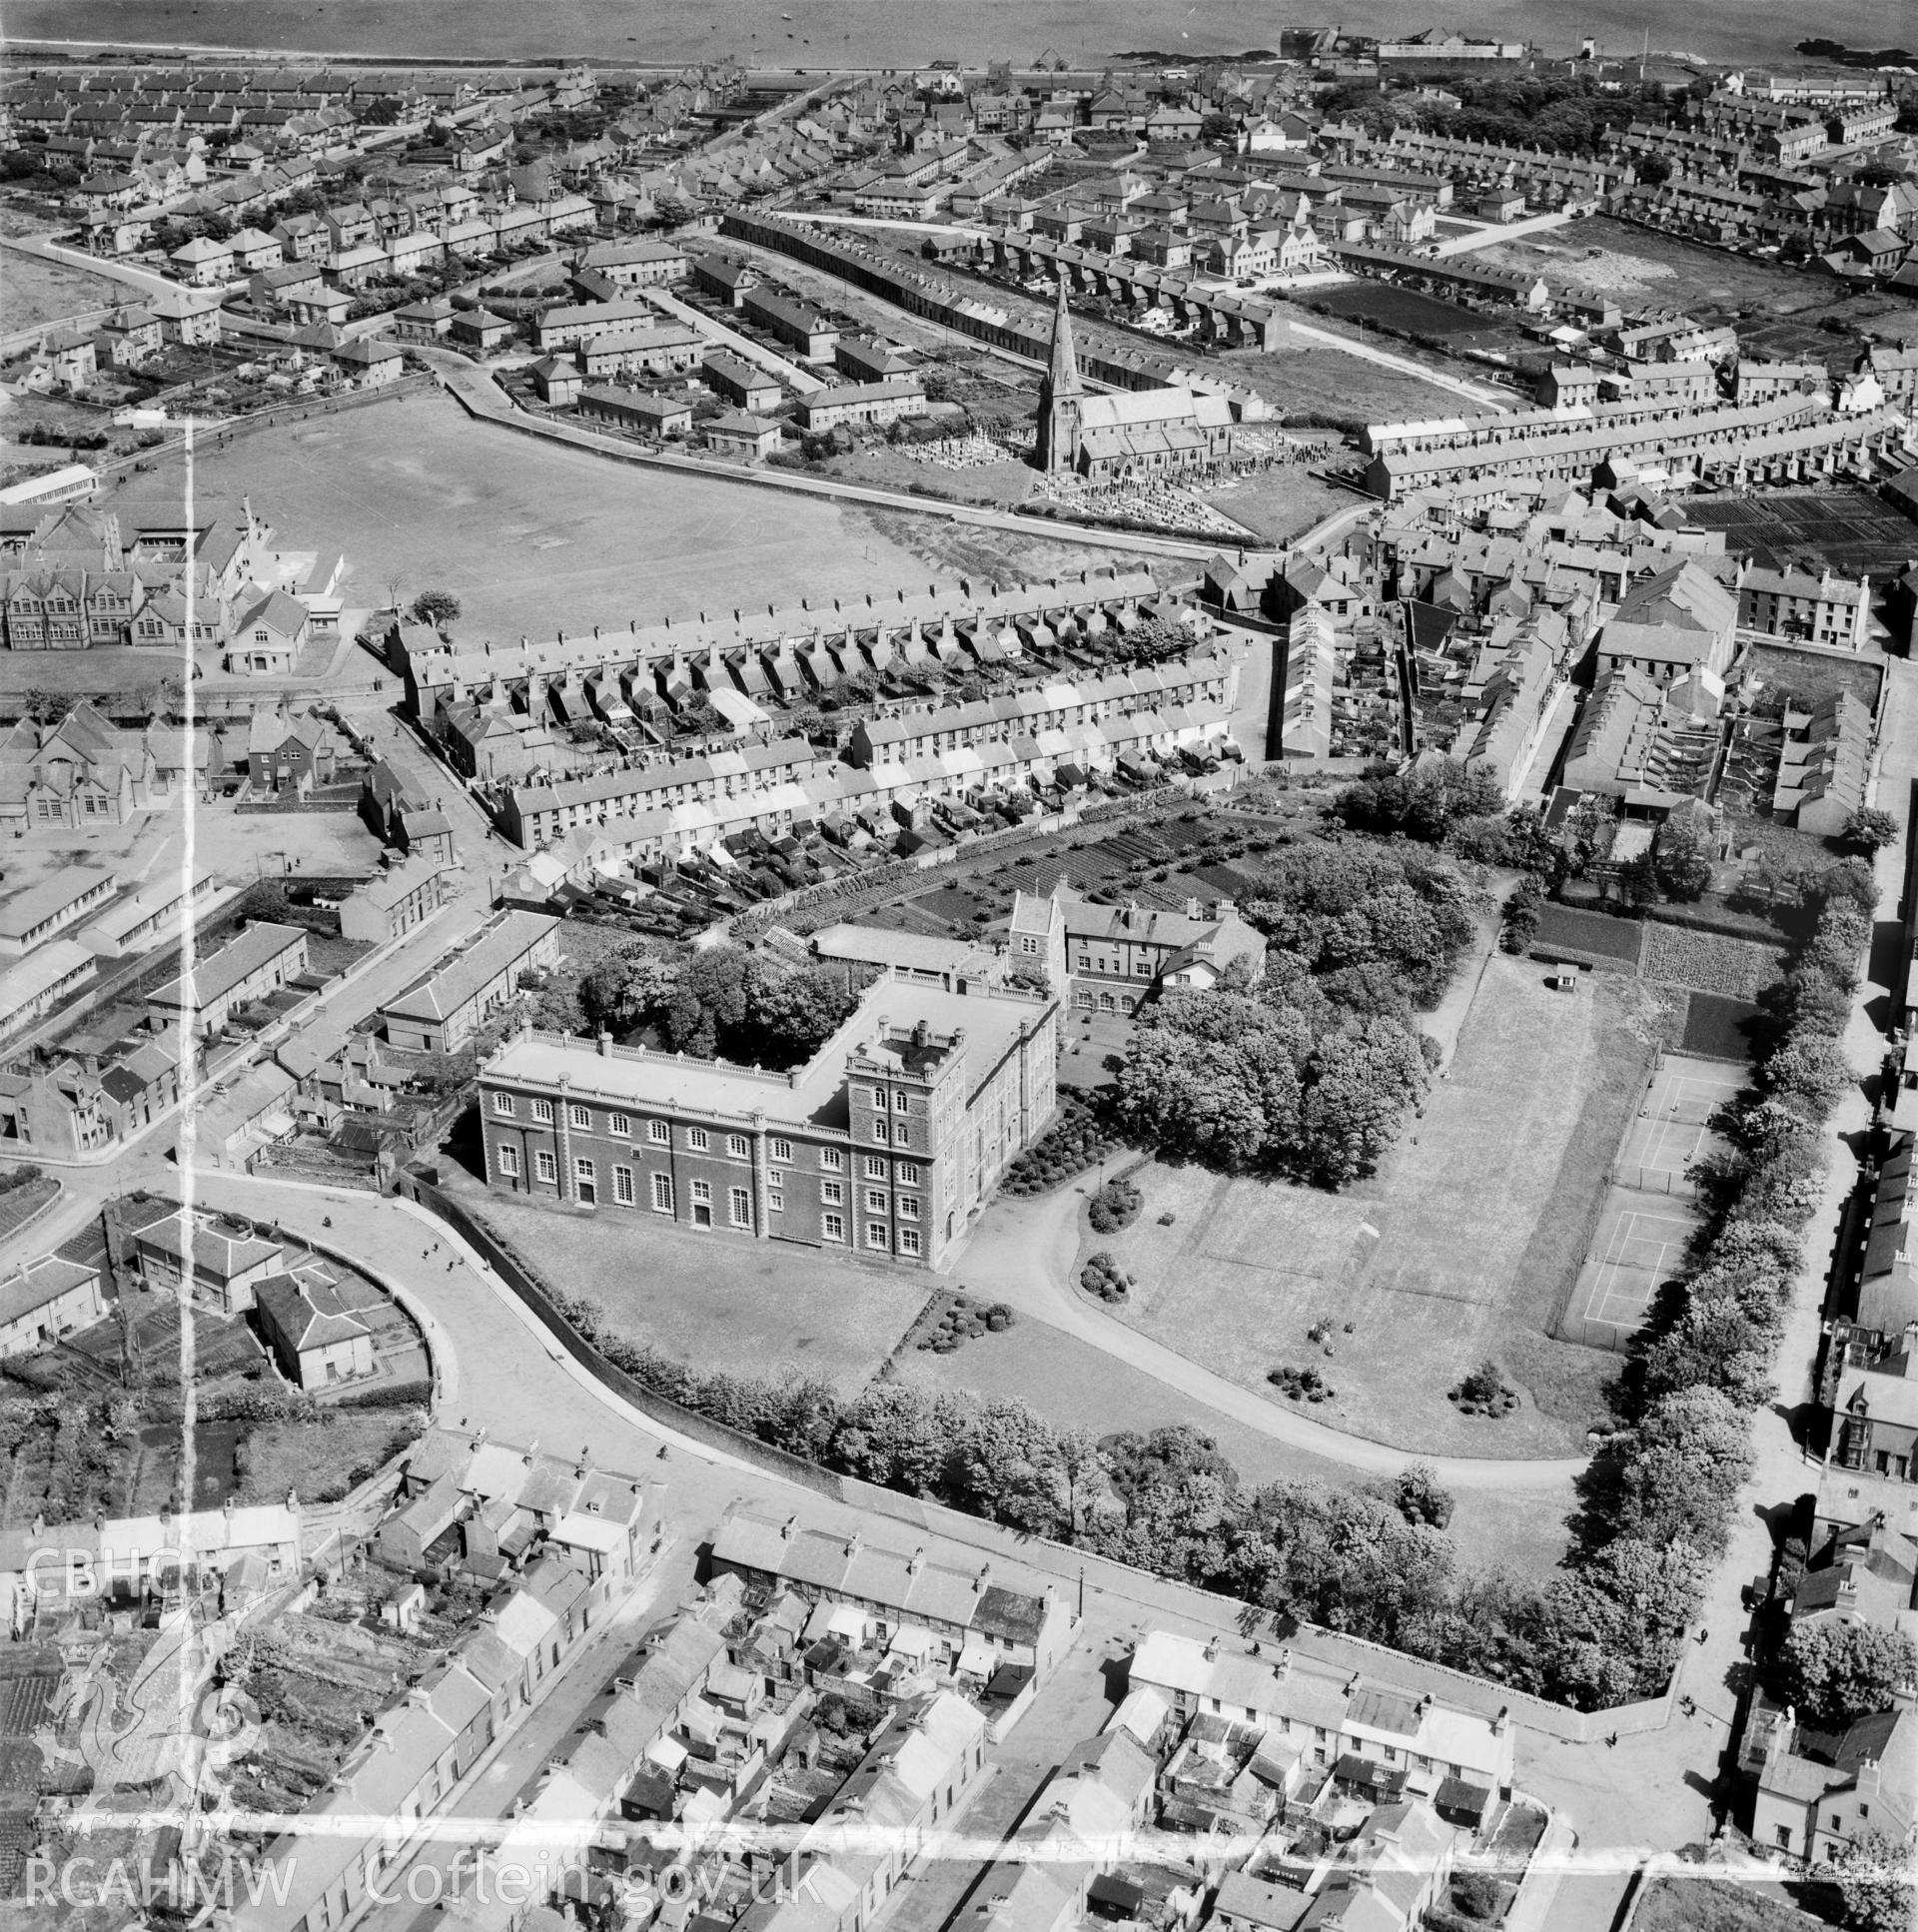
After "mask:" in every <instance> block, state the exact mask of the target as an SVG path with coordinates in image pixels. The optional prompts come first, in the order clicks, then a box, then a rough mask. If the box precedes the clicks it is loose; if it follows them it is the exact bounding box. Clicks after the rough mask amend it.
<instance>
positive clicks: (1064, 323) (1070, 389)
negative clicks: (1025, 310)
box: [1047, 262, 1079, 396]
mask: <svg viewBox="0 0 1918 1932" xmlns="http://www.w3.org/2000/svg"><path fill="white" fill-rule="evenodd" d="M1047 375H1048V377H1049V379H1050V381H1051V384H1052V391H1053V394H1054V395H1055V396H1077V395H1078V394H1079V357H1078V355H1077V353H1076V352H1075V351H1074V349H1073V346H1072V315H1071V312H1070V311H1069V310H1068V309H1067V308H1066V268H1065V264H1064V263H1063V262H1062V263H1060V265H1059V306H1058V308H1057V309H1055V310H1054V311H1053V316H1052V366H1051V368H1050V369H1049V370H1048V371H1047Z"/></svg>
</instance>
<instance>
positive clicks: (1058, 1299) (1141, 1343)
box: [195, 1172, 1585, 1506]
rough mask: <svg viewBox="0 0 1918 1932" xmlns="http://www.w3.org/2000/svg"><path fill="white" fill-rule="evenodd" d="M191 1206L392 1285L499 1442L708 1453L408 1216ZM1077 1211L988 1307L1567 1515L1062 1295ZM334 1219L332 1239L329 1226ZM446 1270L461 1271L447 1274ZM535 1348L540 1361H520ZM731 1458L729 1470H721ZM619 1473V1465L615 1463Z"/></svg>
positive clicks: (228, 1202)
mask: <svg viewBox="0 0 1918 1932" xmlns="http://www.w3.org/2000/svg"><path fill="white" fill-rule="evenodd" d="M195 1186H196V1188H197V1189H198V1190H199V1192H200V1197H201V1198H202V1199H203V1200H204V1201H206V1202H208V1203H210V1204H211V1205H213V1206H216V1207H226V1208H234V1209H239V1210H242V1211H247V1212H252V1213H255V1214H259V1213H262V1212H266V1213H270V1214H271V1215H273V1216H274V1217H275V1218H276V1219H278V1220H279V1221H280V1222H281V1224H282V1225H283V1226H285V1227H286V1228H288V1229H290V1230H291V1231H293V1232H294V1233H297V1234H300V1235H303V1236H307V1237H310V1238H312V1239H313V1240H314V1241H316V1242H317V1243H319V1244H320V1245H322V1246H332V1247H336V1248H339V1249H340V1250H341V1251H342V1252H343V1253H344V1254H347V1255H349V1256H355V1257H359V1258H361V1259H363V1260H364V1263H365V1265H366V1267H367V1268H368V1269H369V1271H370V1272H372V1273H373V1274H375V1275H377V1276H379V1277H380V1278H382V1279H384V1280H387V1281H390V1282H391V1283H393V1285H394V1286H395V1287H397V1288H398V1289H399V1290H400V1291H401V1293H402V1295H403V1296H404V1297H406V1298H407V1299H408V1300H409V1301H410V1302H411V1303H412V1305H413V1306H414V1307H415V1309H416V1311H419V1312H423V1313H424V1315H425V1317H426V1319H427V1320H428V1322H429V1324H430V1332H431V1333H432V1334H433V1335H434V1337H435V1339H436V1340H437V1341H438V1343H439V1344H440V1346H441V1347H442V1348H444V1349H449V1350H451V1351H452V1353H453V1355H454V1357H455V1358H456V1359H457V1362H458V1373H459V1385H458V1386H459V1394H458V1398H457V1400H455V1401H454V1402H453V1403H451V1404H450V1405H449V1407H450V1408H451V1409H453V1410H455V1411H458V1412H460V1413H462V1414H465V1415H467V1416H470V1417H472V1418H473V1419H474V1420H475V1421H478V1420H479V1419H482V1418H483V1419H484V1421H485V1422H486V1424H487V1425H488V1427H490V1428H492V1429H494V1430H496V1431H497V1433H498V1434H499V1435H500V1436H501V1437H503V1438H504V1439H506V1440H508V1441H512V1440H524V1439H526V1438H529V1437H540V1438H542V1439H543V1440H545V1441H546V1442H547V1443H548V1444H549V1445H551V1444H553V1443H554V1441H555V1438H554V1435H553V1429H554V1424H555V1422H556V1421H559V1419H563V1423H562V1425H561V1428H562V1433H561V1434H560V1435H559V1436H558V1437H557V1439H556V1441H557V1445H558V1446H559V1447H561V1448H565V1449H570V1448H572V1447H573V1444H574V1441H575V1439H576V1440H578V1441H581V1442H584V1443H585V1444H586V1445H587V1446H588V1447H593V1448H595V1449H601V1450H603V1449H608V1448H611V1449H617V1448H618V1447H619V1446H621V1445H623V1446H624V1452H625V1453H626V1454H627V1455H628V1456H629V1455H630V1453H631V1448H630V1445H631V1440H632V1436H633V1434H634V1433H635V1432H636V1433H637V1434H638V1435H639V1436H640V1437H641V1438H643V1439H644V1440H645V1441H646V1442H647V1443H648V1444H650V1445H652V1446H653V1450H654V1452H656V1446H657V1444H658V1443H659V1442H660V1441H661V1440H662V1439H664V1440H674V1441H675V1442H676V1443H677V1446H678V1447H682V1448H684V1449H686V1451H687V1452H688V1454H691V1455H698V1456H705V1457H709V1456H710V1455H711V1453H712V1452H711V1451H708V1450H706V1449H703V1448H701V1447H699V1446H696V1445H694V1444H693V1443H692V1442H691V1441H690V1440H689V1439H674V1438H673V1437H672V1434H671V1432H669V1431H666V1430H662V1429H661V1428H660V1427H659V1426H658V1425H656V1424H654V1423H653V1422H651V1421H650V1420H649V1419H643V1418H640V1417H639V1416H638V1414H637V1412H636V1411H633V1410H631V1409H630V1408H628V1407H627V1406H626V1405H625V1404H623V1403H620V1402H619V1401H618V1400H617V1399H616V1398H615V1397H613V1396H611V1395H610V1394H609V1393H608V1392H607V1391H606V1390H604V1389H603V1388H602V1387H601V1386H600V1385H599V1384H598V1383H596V1382H595V1381H593V1379H592V1378H591V1377H590V1376H589V1375H587V1373H586V1372H585V1371H584V1370H583V1369H581V1368H580V1367H579V1366H578V1364H576V1363H575V1362H573V1361H572V1359H571V1358H570V1357H568V1356H566V1355H564V1354H563V1352H561V1351H560V1350H559V1349H558V1348H557V1345H556V1344H554V1343H553V1342H552V1341H551V1339H550V1337H549V1336H548V1335H547V1334H546V1331H545V1330H544V1329H543V1328H542V1327H541V1326H540V1325H539V1323H538V1322H537V1321H536V1320H535V1319H534V1317H533V1316H532V1315H531V1314H530V1313H529V1312H528V1311H527V1309H526V1308H525V1306H524V1304H523V1303H521V1302H520V1301H519V1300H518V1298H517V1297H516V1296H514V1295H513V1294H512V1293H511V1291H510V1290H508V1289H506V1288H505V1287H503V1286H502V1285H501V1284H500V1283H499V1282H498V1281H497V1279H496V1278H495V1277H493V1276H492V1275H491V1274H490V1272H489V1271H485V1270H484V1269H483V1268H482V1267H481V1266H480V1265H479V1264H478V1262H477V1259H476V1258H474V1257H473V1255H472V1251H471V1250H469V1249H468V1248H467V1247H466V1244H465V1243H463V1242H461V1241H460V1239H459V1238H458V1236H456V1235H455V1234H454V1233H453V1232H452V1230H451V1229H449V1228H447V1227H446V1226H445V1225H444V1224H443V1223H441V1222H439V1221H437V1220H435V1219H434V1218H433V1217H432V1216H431V1215H429V1214H427V1213H425V1211H424V1210H421V1209H419V1208H416V1207H414V1206H413V1205H412V1204H411V1203H402V1202H397V1201H374V1200H371V1199H369V1198H368V1197H366V1196H362V1195H354V1196H341V1195H337V1194H329V1193H327V1192H325V1191H323V1190H320V1189H316V1188H307V1187H301V1186H298V1185H295V1184H289V1183H285V1182H268V1181H262V1180H258V1179H255V1178H253V1177H251V1176H242V1175H234V1174H228V1173H213V1172H208V1173H201V1174H196V1176H195ZM1078 1207H1079V1197H1078V1195H1077V1193H1075V1192H1074V1191H1072V1190H1070V1189H1069V1190H1067V1191H1066V1193H1064V1194H1063V1195H1060V1196H1055V1197H1052V1198H1051V1199H1048V1200H1046V1201H1043V1202H1040V1203H1038V1204H1036V1205H1035V1207H1034V1208H1033V1209H1031V1210H1029V1211H1025V1210H1021V1209H1019V1208H1015V1207H1013V1205H1012V1204H1010V1203H1008V1204H1005V1209H1004V1211H1002V1212H1001V1213H1000V1214H998V1215H997V1217H996V1218H995V1220H994V1222H993V1224H992V1227H991V1229H990V1230H989V1231H987V1232H985V1233H982V1234H981V1235H979V1236H976V1237H975V1238H974V1241H973V1243H972V1246H971V1247H970V1248H969V1249H968V1251H967V1254H966V1270H967V1274H968V1276H969V1277H973V1278H977V1279H982V1280H990V1282H991V1283H992V1292H993V1294H994V1295H995V1296H997V1297H999V1298H1001V1299H1003V1300H1004V1301H1006V1302H1008V1303H1010V1304H1011V1305H1012V1306H1013V1307H1014V1308H1015V1309H1017V1310H1019V1311H1020V1312H1021V1313H1022V1314H1026V1315H1030V1316H1032V1317H1034V1318H1036V1319H1037V1320H1040V1321H1044V1322H1049V1323H1051V1324H1052V1325H1053V1326H1054V1327H1055V1328H1059V1329H1063V1330H1064V1331H1065V1332H1066V1333H1067V1334H1069V1335H1071V1336H1074V1337H1076V1338H1077V1339H1078V1340H1080V1341H1082V1342H1085V1343H1088V1344H1090V1345H1091V1346H1092V1347H1093V1348H1096V1349H1098V1350H1100V1351H1101V1352H1102V1353H1104V1354H1106V1355H1110V1356H1113V1357H1114V1358H1116V1359H1117V1360H1119V1361H1122V1362H1124V1363H1125V1364H1126V1365H1127V1366H1128V1367H1129V1368H1131V1369H1134V1370H1136V1371H1141V1372H1143V1373H1145V1374H1147V1375H1149V1376H1151V1377H1153V1378H1154V1379H1155V1380H1156V1381H1159V1382H1162V1383H1164V1384H1165V1385H1166V1386H1167V1387H1168V1388H1169V1389H1175V1390H1177V1391H1179V1392H1180V1393H1181V1394H1182V1395H1185V1396H1188V1397H1190V1398H1192V1399H1193V1400H1195V1401H1198V1402H1203V1403H1205V1404H1207V1405H1208V1406H1209V1407H1211V1408H1213V1409H1216V1410H1218V1411H1220V1412H1221V1413H1222V1414H1225V1415H1228V1416H1230V1417H1231V1418H1232V1419H1233V1420H1234V1421H1235V1422H1238V1423H1241V1424H1243V1425H1244V1426H1245V1427H1247V1428H1249V1429H1253V1430H1257V1431H1258V1432H1259V1433H1260V1434H1261V1435H1264V1436H1269V1437H1271V1438H1272V1439H1273V1440H1274V1441H1276V1442H1282V1443H1285V1444H1288V1445H1289V1446H1291V1447H1292V1448H1295V1449H1305V1450H1308V1451H1310V1452H1311V1453H1312V1454H1314V1455H1319V1456H1323V1457H1325V1458H1327V1459H1328V1460H1330V1461H1334V1462H1338V1463H1341V1464H1343V1465H1344V1466H1345V1467H1347V1468H1349V1469H1351V1470H1353V1471H1354V1472H1355V1474H1358V1475H1368V1476H1370V1475H1396V1474H1397V1473H1398V1472H1399V1471H1400V1470H1401V1469H1403V1468H1405V1467H1406V1465H1407V1464H1408V1463H1409V1462H1413V1461H1421V1462H1425V1463H1428V1464H1429V1465H1430V1466H1431V1467H1432V1468H1433V1469H1435V1470H1436V1471H1437V1473H1438V1475H1439V1480H1440V1481H1441V1482H1443V1483H1444V1484H1445V1486H1446V1487H1447V1488H1452V1489H1471V1490H1491V1491H1495V1492H1497V1493H1499V1494H1507V1495H1508V1494H1511V1493H1513V1492H1514V1491H1524V1492H1525V1493H1527V1494H1537V1493H1541V1492H1549V1491H1554V1490H1561V1491H1562V1492H1563V1494H1564V1497H1565V1501H1566V1504H1567V1506H1569V1504H1570V1502H1571V1499H1572V1489H1571V1482H1572V1478H1573V1476H1574V1475H1576V1474H1577V1473H1578V1472H1579V1471H1580V1470H1581V1469H1583V1467H1584V1466H1585V1463H1584V1460H1583V1459H1582V1458H1581V1459H1578V1460H1557V1459H1553V1460H1538V1461H1511V1460H1494V1459H1492V1458H1489V1457H1483V1458H1481V1457H1476V1456H1462V1455H1460V1456H1423V1455H1417V1454H1415V1453H1414V1452H1413V1451H1411V1450H1408V1449H1393V1448H1392V1447H1390V1446H1389V1445H1387V1444H1384V1443H1375V1442H1372V1441H1370V1440H1368V1439H1367V1438H1364V1437H1359V1436H1349V1435H1347V1434H1345V1432H1344V1431H1342V1430H1337V1429H1331V1428H1328V1427H1327V1426H1326V1425H1325V1424H1324V1423H1318V1422H1314V1421H1312V1420H1311V1419H1310V1418H1308V1417H1305V1416H1302V1415H1300V1414H1298V1413H1297V1412H1296V1411H1294V1410H1292V1409H1290V1408H1284V1407H1281V1406H1280V1405H1278V1404H1276V1403H1273V1402H1270V1401H1268V1400H1267V1399H1266V1398H1265V1397H1263V1396H1261V1395H1259V1394H1257V1393H1256V1392H1255V1391H1253V1390H1250V1389H1244V1388H1241V1387H1240V1385H1239V1384H1237V1383H1235V1382H1228V1381H1227V1380H1226V1379H1225V1378H1224V1377H1223V1376H1218V1375H1215V1374H1214V1373H1213V1372H1212V1371H1211V1370H1210V1369H1206V1368H1204V1367H1202V1366H1201V1365H1200V1364H1198V1363H1196V1362H1192V1361H1190V1360H1188V1359H1187V1358H1186V1357H1185V1356H1182V1355H1179V1354H1178V1353H1176V1352H1175V1351H1174V1350H1171V1349H1168V1348H1166V1347H1164V1346H1163V1345H1162V1344H1160V1343H1157V1342H1154V1341H1153V1340H1152V1339H1151V1338H1150V1337H1148V1336H1144V1335H1140V1334H1139V1333H1138V1332H1137V1331H1136V1330H1133V1329H1130V1328H1128V1327H1126V1326H1125V1324H1123V1323H1121V1322H1118V1321H1115V1320H1114V1319H1113V1318H1112V1317H1111V1316H1109V1315H1105V1314H1103V1313H1102V1312H1100V1311H1098V1310H1096V1309H1094V1308H1093V1307H1091V1305H1090V1304H1088V1303H1086V1302H1084V1301H1082V1300H1081V1299H1080V1298H1079V1297H1078V1296H1076V1295H1074V1294H1073V1292H1072V1291H1071V1289H1070V1288H1068V1287H1066V1286H1065V1285H1064V1284H1065V1282H1066V1279H1067V1276H1068V1274H1069V1272H1070V1269H1071V1265H1072V1261H1073V1257H1074V1253H1075V1250H1076V1247H1077V1242H1078V1235H1077V1217H1078ZM336 1208H337V1209H339V1210H341V1213H340V1214H339V1216H338V1217H337V1219H336V1225H335V1226H334V1227H332V1228H324V1227H322V1225H321V1222H322V1217H323V1216H325V1215H327V1214H328V1213H329V1212H331V1211H332V1210H334V1209H336ZM449 1262H452V1263H454V1264H455V1265H454V1266H452V1267H449V1266H448V1264H449ZM528 1336H531V1337H533V1338H535V1339H536V1343H537V1356H536V1358H535V1357H534V1353H533V1351H532V1350H530V1349H528V1348H527V1346H526V1338H527V1337H528ZM720 1459H725V1458H720ZM614 1466H620V1464H619V1463H618V1462H616V1461H615V1463H614Z"/></svg>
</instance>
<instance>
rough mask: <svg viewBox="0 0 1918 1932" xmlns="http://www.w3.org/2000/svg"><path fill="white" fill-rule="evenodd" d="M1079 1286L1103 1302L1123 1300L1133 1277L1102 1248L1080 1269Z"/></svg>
mask: <svg viewBox="0 0 1918 1932" xmlns="http://www.w3.org/2000/svg"><path fill="white" fill-rule="evenodd" d="M1079 1286H1080V1287H1081V1288H1083V1289H1084V1290H1085V1291H1086V1293H1087V1294H1088V1295H1096V1296H1098V1298H1099V1299H1100V1301H1102V1302H1123V1301H1124V1300H1125V1299H1126V1293H1127V1291H1128V1290H1129V1289H1130V1288H1131V1287H1132V1277H1131V1276H1130V1275H1128V1274H1126V1272H1125V1271H1124V1270H1123V1269H1122V1268H1121V1267H1120V1266H1119V1264H1118V1263H1117V1262H1115V1261H1114V1260H1113V1258H1112V1257H1111V1256H1110V1255H1109V1254H1107V1253H1106V1251H1105V1250H1104V1249H1103V1248H1102V1249H1101V1250H1100V1251H1099V1253H1098V1254H1096V1255H1094V1256H1092V1257H1091V1259H1090V1260H1088V1261H1087V1263H1086V1265H1085V1267H1084V1268H1082V1269H1081V1270H1080V1271H1079Z"/></svg>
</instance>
